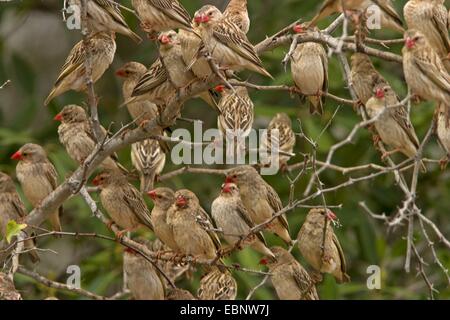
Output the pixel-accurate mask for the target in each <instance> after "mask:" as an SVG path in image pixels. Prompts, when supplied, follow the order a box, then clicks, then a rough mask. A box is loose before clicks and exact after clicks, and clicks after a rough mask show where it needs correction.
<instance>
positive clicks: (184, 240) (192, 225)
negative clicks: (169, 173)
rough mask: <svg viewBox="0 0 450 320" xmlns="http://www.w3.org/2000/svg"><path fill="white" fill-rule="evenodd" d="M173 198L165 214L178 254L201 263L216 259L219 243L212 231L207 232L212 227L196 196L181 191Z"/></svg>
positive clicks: (184, 190)
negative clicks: (191, 257) (173, 201)
mask: <svg viewBox="0 0 450 320" xmlns="http://www.w3.org/2000/svg"><path fill="white" fill-rule="evenodd" d="M175 198H176V200H175V203H174V204H173V205H172V206H171V207H170V209H169V211H168V212H167V223H168V224H169V226H171V227H172V230H173V235H174V239H175V242H176V243H177V246H178V248H179V250H180V252H181V253H183V254H185V255H192V256H193V257H194V258H196V259H198V260H199V261H201V262H202V261H208V260H211V259H214V258H216V256H217V251H218V250H219V249H220V241H219V238H218V237H217V235H216V233H215V232H214V231H211V230H208V229H211V228H214V225H213V224H212V221H211V219H210V217H209V216H208V214H207V213H206V211H205V210H204V209H203V208H202V207H201V205H200V203H199V200H198V198H197V196H196V195H195V194H194V193H193V192H192V191H189V190H186V189H182V190H178V191H177V192H175Z"/></svg>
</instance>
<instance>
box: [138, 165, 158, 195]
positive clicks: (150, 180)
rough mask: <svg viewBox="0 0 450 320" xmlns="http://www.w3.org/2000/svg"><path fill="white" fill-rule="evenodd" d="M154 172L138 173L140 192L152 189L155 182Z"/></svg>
mask: <svg viewBox="0 0 450 320" xmlns="http://www.w3.org/2000/svg"><path fill="white" fill-rule="evenodd" d="M155 177H156V173H155V171H154V170H152V172H149V173H142V174H141V175H140V178H141V193H147V192H149V191H150V190H153V186H154V184H155Z"/></svg>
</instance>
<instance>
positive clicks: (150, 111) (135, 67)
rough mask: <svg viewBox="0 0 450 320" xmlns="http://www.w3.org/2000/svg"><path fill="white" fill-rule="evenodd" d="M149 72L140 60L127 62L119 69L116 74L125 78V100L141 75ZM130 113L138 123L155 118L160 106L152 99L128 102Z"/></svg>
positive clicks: (131, 92)
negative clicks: (151, 100)
mask: <svg viewBox="0 0 450 320" xmlns="http://www.w3.org/2000/svg"><path fill="white" fill-rule="evenodd" d="M146 72H147V68H146V67H145V66H144V65H143V64H141V63H139V62H134V61H131V62H127V63H126V64H124V65H123V66H122V67H121V68H120V69H119V70H117V71H116V76H118V77H120V78H123V79H124V81H123V86H122V94H123V97H124V99H125V101H127V100H129V99H130V98H131V95H132V94H133V90H134V88H135V87H136V85H137V83H138V82H139V80H140V79H141V77H142V76H143V75H144V74H145V73H146ZM127 109H128V113H129V114H130V116H131V118H132V119H133V120H135V121H137V124H140V123H142V121H145V120H151V119H154V118H155V117H156V116H157V114H158V107H157V106H156V104H154V103H152V102H150V101H139V102H134V103H128V104H127Z"/></svg>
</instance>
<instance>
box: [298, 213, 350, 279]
mask: <svg viewBox="0 0 450 320" xmlns="http://www.w3.org/2000/svg"><path fill="white" fill-rule="evenodd" d="M335 219H336V215H335V214H334V213H333V212H331V210H329V209H327V210H325V209H324V208H313V209H311V210H310V211H309V213H308V215H307V216H306V220H305V222H304V223H303V225H302V227H301V229H300V231H299V233H298V236H297V239H298V248H299V249H300V252H301V254H302V255H303V257H304V258H305V259H306V261H307V262H308V263H309V264H310V265H311V266H312V267H313V268H314V269H315V270H316V271H317V272H320V273H324V272H325V273H331V274H332V275H333V276H334V278H335V279H336V280H337V281H338V282H339V283H343V282H349V281H350V277H349V276H348V274H347V273H346V268H347V264H346V262H345V257H344V252H343V251H342V248H341V245H340V244H339V240H338V238H337V237H336V235H335V234H334V231H333V226H332V225H331V224H330V221H332V220H335ZM325 223H327V228H326V232H325V237H324V236H323V232H324V225H325Z"/></svg>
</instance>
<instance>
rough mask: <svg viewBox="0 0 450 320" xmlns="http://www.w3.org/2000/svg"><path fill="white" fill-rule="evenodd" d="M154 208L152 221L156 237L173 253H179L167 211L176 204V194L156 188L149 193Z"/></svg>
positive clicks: (165, 189) (169, 190)
mask: <svg viewBox="0 0 450 320" xmlns="http://www.w3.org/2000/svg"><path fill="white" fill-rule="evenodd" d="M148 195H149V196H150V198H151V199H152V201H153V203H154V206H153V210H152V214H151V221H152V225H153V228H154V232H155V235H156V236H157V237H158V238H159V240H161V241H162V242H163V243H164V244H165V245H166V246H168V247H169V248H170V249H172V250H173V251H179V249H178V245H177V243H176V242H175V239H174V235H173V230H172V228H171V226H169V224H168V223H167V211H168V210H169V209H170V207H171V206H172V205H173V204H174V203H175V193H174V192H173V190H172V189H169V188H156V189H154V190H151V191H149V192H148Z"/></svg>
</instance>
